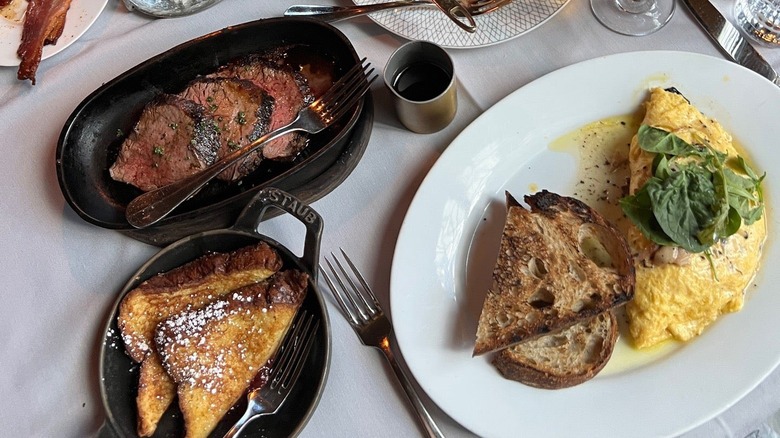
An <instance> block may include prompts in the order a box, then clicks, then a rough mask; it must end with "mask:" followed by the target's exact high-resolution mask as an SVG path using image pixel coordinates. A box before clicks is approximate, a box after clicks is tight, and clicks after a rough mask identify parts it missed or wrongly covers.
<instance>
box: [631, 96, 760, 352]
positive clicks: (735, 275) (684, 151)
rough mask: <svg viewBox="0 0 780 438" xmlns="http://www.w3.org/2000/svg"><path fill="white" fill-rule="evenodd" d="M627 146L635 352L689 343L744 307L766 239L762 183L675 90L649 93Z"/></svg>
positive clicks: (714, 124)
mask: <svg viewBox="0 0 780 438" xmlns="http://www.w3.org/2000/svg"><path fill="white" fill-rule="evenodd" d="M645 109H646V113H645V117H644V120H643V122H642V127H640V129H639V132H638V133H637V135H635V136H634V138H633V139H632V141H631V146H630V152H629V166H630V170H631V179H630V187H629V196H627V197H625V198H623V200H621V207H622V208H623V211H624V212H625V214H626V216H628V218H629V219H631V221H632V223H633V225H634V226H632V227H631V228H630V229H629V231H628V241H629V245H630V246H631V248H632V252H633V253H634V257H635V264H636V291H635V296H634V299H633V301H632V302H629V303H628V304H627V308H626V311H627V315H628V318H629V330H630V333H631V335H632V337H633V340H634V344H635V345H636V346H637V347H639V348H644V347H649V346H652V345H655V344H658V343H660V342H663V341H665V340H667V339H672V338H673V339H678V340H681V341H685V340H689V339H691V338H693V337H695V336H697V335H699V334H701V332H702V331H703V330H704V329H705V328H706V327H707V326H708V325H709V324H711V323H712V322H713V321H715V320H716V319H717V318H718V316H719V315H721V314H723V313H727V312H734V311H737V310H739V309H741V308H742V305H743V302H744V292H745V289H746V287H747V286H748V285H749V283H750V282H751V281H752V279H753V277H754V276H755V273H756V271H757V270H758V267H759V262H760V257H761V250H762V246H763V244H764V241H765V238H766V224H765V212H764V208H763V195H762V193H761V180H762V179H763V176H762V175H758V174H757V173H756V171H754V170H753V169H752V168H751V167H750V165H749V164H747V162H746V161H745V160H744V159H743V158H742V157H740V156H739V154H738V151H737V150H736V149H735V147H734V145H733V143H732V138H731V135H729V134H728V133H727V132H726V131H725V130H724V129H723V127H722V126H721V125H720V124H719V123H718V122H717V121H715V120H713V119H710V118H707V117H706V116H704V115H702V114H701V113H700V112H699V111H698V110H697V109H696V108H694V107H693V106H692V105H691V104H690V103H689V102H688V101H687V100H686V99H685V97H683V96H682V95H681V94H679V93H678V92H677V90H674V89H667V90H663V89H654V90H652V91H651V93H650V97H649V100H648V101H647V102H646V104H645Z"/></svg>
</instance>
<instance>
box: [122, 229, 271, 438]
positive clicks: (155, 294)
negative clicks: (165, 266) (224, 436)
mask: <svg viewBox="0 0 780 438" xmlns="http://www.w3.org/2000/svg"><path fill="white" fill-rule="evenodd" d="M281 266H282V260H281V258H280V257H279V254H278V253H277V252H276V251H275V250H274V249H273V248H271V247H270V246H268V244H266V243H264V242H260V243H258V244H255V245H251V246H247V247H244V248H240V249H238V250H236V251H233V252H230V253H213V254H208V255H206V256H203V257H201V258H199V259H197V260H195V261H193V262H190V263H187V264H186V265H183V266H181V267H178V268H176V269H172V270H170V271H168V272H165V273H162V274H160V275H157V276H155V277H152V278H150V279H148V280H146V281H145V282H143V283H141V284H140V285H139V286H138V287H137V288H135V289H133V290H132V291H130V292H129V293H128V294H127V296H125V298H124V299H123V300H122V302H121V303H120V305H119V317H118V324H119V328H120V330H121V331H122V339H123V340H124V343H125V349H126V350H127V353H128V354H129V355H130V357H132V358H133V360H135V361H137V362H141V376H140V379H139V385H138V395H137V398H136V405H137V407H138V434H139V435H140V436H151V435H152V434H153V433H154V431H155V429H156V428H157V423H158V422H159V421H160V418H161V417H162V415H163V414H164V413H165V410H166V409H168V406H169V405H170V404H171V402H172V401H173V399H174V397H175V396H176V387H175V385H174V383H173V381H172V380H171V379H170V377H169V376H168V375H167V373H165V372H164V370H163V368H162V365H161V363H160V358H159V356H158V354H157V352H156V351H155V348H154V330H155V328H156V327H157V324H159V323H160V321H162V320H164V319H165V318H168V317H169V316H171V315H175V314H177V313H179V312H181V311H183V310H187V309H197V308H199V307H202V306H204V305H206V304H207V303H208V302H210V301H212V300H214V299H216V298H217V297H219V296H221V295H224V294H226V293H228V292H230V291H232V290H234V289H236V288H239V287H241V286H244V285H247V284H252V283H255V282H258V281H262V280H264V279H266V278H268V277H270V276H271V275H272V274H273V273H274V272H276V271H278V270H279V269H280V268H281Z"/></svg>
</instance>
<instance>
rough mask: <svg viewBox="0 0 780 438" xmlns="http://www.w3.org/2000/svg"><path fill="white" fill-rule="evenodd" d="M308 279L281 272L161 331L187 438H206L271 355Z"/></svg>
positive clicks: (297, 273) (163, 354)
mask: <svg viewBox="0 0 780 438" xmlns="http://www.w3.org/2000/svg"><path fill="white" fill-rule="evenodd" d="M308 279H309V276H308V274H306V273H303V272H300V271H297V270H285V271H280V272H278V273H276V274H274V275H273V276H271V277H270V278H268V279H267V280H265V281H263V282H260V283H255V284H251V285H248V286H244V287H242V288H239V289H236V290H234V291H232V292H231V293H229V294H227V295H225V296H223V297H221V298H218V299H217V300H215V301H213V302H211V303H209V304H208V305H206V306H205V307H203V308H201V309H197V310H190V311H185V312H182V313H179V314H177V315H174V316H171V317H170V318H168V319H166V320H164V321H163V322H161V323H160V324H159V325H158V326H157V330H156V334H155V343H156V346H157V351H158V352H159V353H160V356H161V357H162V363H163V366H164V367H165V370H166V371H167V372H168V373H169V374H170V375H171V377H172V378H173V380H174V382H176V384H177V385H178V387H177V392H178V396H179V408H180V409H181V411H182V416H183V417H184V425H185V429H186V435H185V436H186V438H204V437H207V436H208V435H209V434H210V433H211V431H212V430H213V429H214V427H215V426H216V425H217V423H218V422H219V420H220V419H222V417H223V416H224V415H225V413H226V412H227V411H228V410H229V409H230V408H231V407H232V406H233V405H234V404H235V403H236V402H237V401H238V400H239V398H240V397H241V395H242V394H244V392H245V391H246V389H247V387H249V385H250V383H251V382H252V380H253V379H254V377H255V375H256V374H257V372H258V371H259V370H260V368H261V367H262V366H263V365H265V364H266V362H268V360H269V359H271V357H272V356H273V354H274V352H275V351H276V350H277V347H278V346H279V344H280V343H281V341H282V339H283V338H284V336H285V334H286V333H287V330H288V329H289V327H290V325H291V324H292V321H293V319H294V318H295V314H296V313H297V312H298V309H299V308H300V306H301V304H302V303H303V299H304V297H305V296H306V290H307V287H308Z"/></svg>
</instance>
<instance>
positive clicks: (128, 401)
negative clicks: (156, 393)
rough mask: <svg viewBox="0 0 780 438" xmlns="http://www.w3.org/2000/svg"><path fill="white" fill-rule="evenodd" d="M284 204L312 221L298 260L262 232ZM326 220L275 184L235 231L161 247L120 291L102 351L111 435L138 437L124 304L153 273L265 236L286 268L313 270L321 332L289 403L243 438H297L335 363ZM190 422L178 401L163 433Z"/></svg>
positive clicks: (223, 426) (231, 416) (309, 298)
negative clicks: (326, 293) (121, 319)
mask: <svg viewBox="0 0 780 438" xmlns="http://www.w3.org/2000/svg"><path fill="white" fill-rule="evenodd" d="M269 207H277V208H279V209H281V210H283V211H285V212H287V213H289V214H291V215H293V216H294V217H296V218H297V219H298V220H300V221H301V222H302V223H303V224H304V225H305V226H306V237H305V241H304V250H303V257H302V258H300V259H299V258H297V257H296V256H295V255H294V254H293V253H292V252H290V251H289V250H288V249H287V248H285V247H284V246H282V245H280V244H279V243H278V242H276V241H275V240H273V239H271V238H269V237H267V236H264V235H262V234H260V233H259V232H258V231H257V227H258V225H259V224H260V221H261V220H263V216H264V215H265V214H266V210H268V209H269ZM321 234H322V218H321V217H320V216H319V214H317V212H315V211H314V210H313V209H311V208H310V207H309V206H308V205H305V204H303V203H301V202H300V201H299V200H298V199H296V198H294V197H293V196H291V195H289V194H287V193H286V192H283V191H281V190H279V189H275V188H265V189H263V190H261V191H259V192H258V193H257V195H256V196H255V197H254V198H253V199H252V201H251V202H250V204H249V205H247V206H246V208H244V210H243V211H242V213H241V214H240V215H239V218H238V219H237V220H236V222H235V224H234V225H233V226H232V227H230V228H227V229H221V230H214V231H206V232H202V233H198V234H194V235H192V236H189V237H185V238H184V239H181V240H179V241H177V242H175V243H173V244H171V245H169V246H167V247H166V248H164V249H162V250H161V251H160V252H158V253H157V254H156V255H155V256H154V257H152V258H151V259H150V260H149V261H148V262H146V263H145V264H144V265H143V266H141V268H140V269H139V270H138V271H137V272H136V273H135V275H133V277H132V278H131V279H130V281H128V282H127V284H126V285H125V287H124V288H123V289H122V292H121V293H120V294H119V297H118V298H117V300H116V302H115V303H114V306H113V308H112V310H111V313H110V315H109V318H108V321H107V322H106V326H105V338H104V342H103V344H102V347H101V352H100V355H101V357H100V387H101V396H102V399H103V406H104V408H105V411H106V421H105V424H104V425H103V427H102V428H101V431H100V436H105V437H112V436H113V437H116V436H119V437H133V436H137V435H136V423H137V416H136V404H135V397H136V393H137V387H138V372H139V367H138V365H137V364H136V363H135V362H133V360H132V359H131V358H130V357H129V356H128V355H127V354H126V353H125V347H124V343H123V342H122V338H121V334H120V331H119V328H118V327H117V315H118V311H119V303H120V302H121V300H122V298H123V297H124V296H125V295H126V294H127V293H128V292H129V291H130V290H132V289H133V288H135V287H136V286H138V285H139V284H141V283H142V282H143V281H144V280H146V279H147V278H149V277H151V276H153V275H156V274H158V273H161V272H165V271H169V270H171V269H173V268H176V267H178V266H181V265H183V264H185V263H187V262H189V261H192V260H194V259H196V258H198V257H200V256H202V255H204V254H206V253H208V252H226V251H232V250H234V249H237V248H241V247H243V246H247V245H251V244H254V243H257V242H258V241H264V242H266V243H268V244H269V245H270V246H271V247H273V248H274V249H276V250H277V251H278V252H279V254H280V255H281V256H282V259H283V261H284V267H283V269H290V268H296V269H299V270H301V271H304V272H307V273H308V274H309V278H310V279H309V289H308V292H307V294H306V298H305V299H304V302H303V305H302V306H301V308H302V309H306V310H308V311H309V313H312V314H314V315H317V316H319V318H320V328H319V331H318V332H317V337H316V338H315V341H314V344H313V346H312V349H311V352H310V354H309V358H308V359H307V361H306V364H305V366H304V369H303V372H302V373H301V377H300V379H299V380H298V383H297V384H296V386H295V388H294V389H293V391H292V392H291V394H290V396H289V398H288V399H287V401H286V402H285V403H284V404H283V405H282V407H281V408H280V409H279V412H278V413H277V414H275V415H271V416H266V417H263V418H260V419H257V420H255V421H253V422H252V423H250V424H249V425H248V426H247V429H246V432H245V433H244V435H242V436H247V437H250V436H265V437H271V436H279V437H287V436H295V435H297V434H298V433H299V432H300V431H301V430H302V429H303V427H304V426H305V425H306V422H307V421H308V419H309V417H310V416H311V414H312V413H313V412H314V409H315V407H316V406H317V403H318V402H319V399H320V396H321V394H322V391H323V389H324V388H325V381H326V379H327V375H328V369H329V366H330V324H329V320H328V314H327V308H326V306H325V303H324V301H323V299H322V296H321V294H320V291H319V289H318V287H317V264H318V259H319V248H320V238H321ZM245 408H246V400H245V397H242V400H241V402H239V404H238V405H237V406H235V407H234V408H233V409H232V410H231V411H229V412H228V414H227V415H226V416H225V418H223V420H222V421H221V422H220V424H219V425H218V426H217V428H216V429H215V430H214V432H213V434H212V436H215V437H217V436H219V437H221V436H223V435H224V434H225V433H226V432H227V431H228V429H230V426H232V424H233V423H234V422H235V421H236V420H237V419H238V418H239V417H240V416H241V414H242V413H243V412H244V409H245ZM183 431H184V424H183V421H182V418H181V413H180V412H179V410H178V407H177V401H176V400H174V402H173V403H172V405H171V408H169V409H168V411H167V412H166V413H165V415H164V416H163V418H162V420H161V421H160V424H159V425H158V427H157V431H156V432H155V435H154V436H155V437H176V438H181V437H182V436H183Z"/></svg>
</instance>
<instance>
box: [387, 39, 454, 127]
mask: <svg viewBox="0 0 780 438" xmlns="http://www.w3.org/2000/svg"><path fill="white" fill-rule="evenodd" d="M417 63H429V64H433V65H436V66H438V67H439V68H440V69H442V70H443V71H444V73H445V76H446V81H447V83H446V84H436V85H437V88H441V89H442V90H443V91H441V93H439V94H437V95H435V96H433V97H431V98H428V99H426V100H411V99H409V98H406V97H404V96H402V95H401V93H399V92H398V90H397V89H396V81H397V80H398V77H399V76H400V75H401V74H403V73H404V71H405V70H406V69H407V68H409V67H410V66H412V65H414V64H417ZM384 79H385V84H386V85H387V88H389V89H390V92H391V93H392V95H393V101H394V104H395V112H396V114H397V116H398V119H399V120H400V121H401V123H402V124H403V125H404V126H406V127H407V128H408V129H409V130H411V131H413V132H417V133H420V134H428V133H431V132H436V131H439V130H441V129H443V128H444V127H446V126H447V125H449V124H450V122H451V121H452V119H453V118H455V113H456V112H457V111H458V98H457V88H458V87H457V81H456V79H455V68H454V66H453V64H452V58H450V56H449V55H448V54H447V52H446V51H444V49H443V48H441V47H440V46H438V45H436V44H434V43H430V42H428V41H410V42H408V43H406V44H404V45H402V46H401V47H399V48H398V49H397V50H396V51H395V52H393V54H392V55H390V59H389V60H388V61H387V65H386V66H385V71H384Z"/></svg>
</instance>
